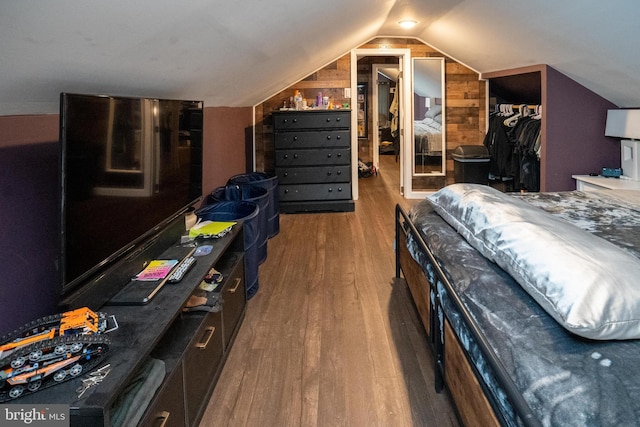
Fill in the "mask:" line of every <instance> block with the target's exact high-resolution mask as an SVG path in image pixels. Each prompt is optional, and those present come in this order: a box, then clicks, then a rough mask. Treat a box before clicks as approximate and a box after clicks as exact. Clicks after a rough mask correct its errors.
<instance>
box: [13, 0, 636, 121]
mask: <svg viewBox="0 0 640 427" xmlns="http://www.w3.org/2000/svg"><path fill="white" fill-rule="evenodd" d="M638 16H640V3H637V2H636V1H635V0H618V1H615V2H609V3H607V2H602V1H595V0H580V1H564V2H563V1H557V0H536V1H527V2H524V1H508V2H504V1H502V0H409V1H407V0H395V1H394V0H348V1H344V0H322V1H310V0H300V1H285V0H271V1H266V0H242V1H224V2H223V1H220V0H189V1H178V0H173V1H171V0H136V1H131V0H126V1H124V0H112V1H98V0H55V1H51V0H31V1H3V2H2V3H1V4H0V115H10V114H37V113H55V112H57V111H58V96H59V93H60V92H82V93H109V94H121V95H132V96H154V97H166V98H185V99H201V100H204V101H205V105H208V106H251V105H255V104H257V103H260V102H261V101H262V100H264V99H266V98H268V97H269V96H271V95H272V94H274V93H276V92H278V91H279V90H281V89H283V88H285V87H288V86H289V85H291V84H292V83H294V82H296V81H298V80H300V79H302V78H304V77H305V76H306V75H308V74H310V73H311V72H313V71H315V70H317V69H319V68H321V67H322V66H324V65H326V64H328V63H330V62H331V61H333V60H335V59H336V58H338V57H340V56H341V55H343V54H345V53H347V52H348V51H349V50H350V49H352V48H354V47H357V46H359V45H360V44H362V43H364V42H366V41H367V40H369V39H371V38H373V37H376V36H390V37H393V36H399V37H417V38H419V39H421V40H422V41H424V42H426V43H428V44H429V45H431V46H433V47H435V48H436V49H438V50H440V51H442V52H443V53H445V54H447V55H449V56H451V57H453V58H455V59H456V60H458V61H460V62H462V63H464V64H465V65H467V66H469V67H470V68H472V69H474V70H476V71H478V72H481V73H482V72H490V71H496V70H501V69H508V68H515V67H521V66H526V65H532V64H549V65H551V66H553V67H554V68H556V69H557V70H559V71H561V72H563V73H565V74H567V75H568V76H570V77H572V78H574V79H575V80H577V81H578V82H579V83H581V84H583V85H584V86H586V87H588V88H590V89H592V90H593V91H595V92H596V93H599V94H600V95H602V96H603V97H605V98H607V99H609V100H610V101H612V102H614V103H615V104H617V105H619V106H621V107H636V106H640V48H639V47H638V44H637V43H636V40H637V37H636V28H635V25H636V21H637V18H638ZM405 17H412V18H414V19H416V20H418V21H419V23H418V25H417V26H416V27H415V28H414V29H412V30H403V29H400V28H399V26H398V25H397V21H398V20H399V19H401V18H405Z"/></svg>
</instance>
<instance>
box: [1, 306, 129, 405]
mask: <svg viewBox="0 0 640 427" xmlns="http://www.w3.org/2000/svg"><path fill="white" fill-rule="evenodd" d="M112 322H113V323H112ZM114 325H115V326H114ZM114 329H117V323H116V321H115V318H113V317H111V318H108V316H107V315H106V314H105V313H101V312H98V313H96V312H94V311H92V310H90V309H89V308H86V307H84V308H79V309H77V310H72V311H67V312H64V313H61V314H56V315H52V316H48V317H43V318H41V319H38V320H35V321H33V322H30V323H28V324H26V325H24V326H23V327H22V328H20V329H17V330H16V331H14V332H13V333H11V334H9V335H7V336H5V337H3V339H2V341H0V402H5V401H7V400H11V399H15V398H17V397H20V396H23V395H25V394H28V393H33V392H36V391H38V390H41V389H43V388H46V387H50V386H52V385H55V384H58V383H61V382H63V381H66V380H68V379H71V378H76V377H78V376H79V375H80V374H81V373H83V372H85V373H86V372H89V371H90V370H91V369H93V368H94V367H95V366H97V365H98V363H100V361H101V360H102V359H103V358H104V355H105V353H106V352H107V350H108V349H109V344H110V341H109V339H108V338H107V337H106V336H105V333H107V332H110V331H112V330H114Z"/></svg>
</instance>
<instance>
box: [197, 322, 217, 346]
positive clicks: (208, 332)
mask: <svg viewBox="0 0 640 427" xmlns="http://www.w3.org/2000/svg"><path fill="white" fill-rule="evenodd" d="M215 331H216V327H215V326H207V329H206V330H205V332H206V333H207V334H208V335H209V336H208V337H207V339H206V340H205V342H199V343H198V344H196V348H199V349H200V350H204V349H206V348H207V346H208V345H209V341H211V338H213V333H214V332H215Z"/></svg>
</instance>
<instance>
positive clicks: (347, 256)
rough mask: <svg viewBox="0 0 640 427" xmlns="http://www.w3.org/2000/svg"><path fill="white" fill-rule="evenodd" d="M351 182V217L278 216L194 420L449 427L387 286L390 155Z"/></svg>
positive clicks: (410, 310)
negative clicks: (252, 291) (253, 288)
mask: <svg viewBox="0 0 640 427" xmlns="http://www.w3.org/2000/svg"><path fill="white" fill-rule="evenodd" d="M380 169H381V172H380V174H379V175H378V176H377V177H371V178H366V179H360V180H359V185H360V199H359V200H358V201H357V202H356V210H355V212H350V213H311V214H283V215H280V232H279V233H278V234H277V235H276V236H274V237H273V238H271V239H270V240H269V243H268V257H267V260H266V261H265V262H264V263H263V264H262V265H261V266H260V272H259V286H260V288H259V292H258V293H257V295H256V296H254V297H253V298H252V299H251V300H249V302H248V306H247V313H246V317H245V319H244V322H243V324H242V326H241V328H240V330H239V331H238V335H237V337H236V340H235V343H234V345H233V347H232V349H231V352H230V354H229V357H228V359H227V362H226V365H225V367H224V369H223V371H222V373H221V375H220V378H219V380H218V384H217V386H216V389H215V391H214V393H213V395H212V397H211V400H210V402H209V405H208V407H207V410H206V412H205V414H204V416H203V419H202V422H201V424H200V425H201V427H208V426H256V427H258V426H260V427H271V426H278V427H280V426H283V427H284V426H394V427H402V426H458V425H459V423H458V421H457V419H456V416H455V414H454V412H453V409H452V406H451V403H450V400H449V399H450V398H449V396H448V395H447V394H446V393H443V394H436V393H435V392H434V385H433V384H434V379H433V358H432V355H431V352H430V349H429V348H428V346H427V342H426V338H425V335H424V330H423V329H422V326H421V325H420V323H419V321H418V317H417V314H416V312H415V308H414V306H413V303H412V302H411V300H410V296H409V291H408V289H407V287H406V283H405V282H404V281H403V280H395V279H394V275H395V257H394V249H393V238H394V207H395V204H396V203H397V202H398V203H401V204H402V205H403V206H409V205H410V204H411V201H405V200H404V199H402V198H401V197H400V195H399V194H398V193H399V192H398V190H397V188H398V185H399V184H398V183H399V173H398V170H397V166H396V164H395V159H394V156H381V163H380Z"/></svg>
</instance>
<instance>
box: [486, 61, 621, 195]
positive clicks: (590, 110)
mask: <svg viewBox="0 0 640 427" xmlns="http://www.w3.org/2000/svg"><path fill="white" fill-rule="evenodd" d="M481 78H482V79H483V80H487V81H488V86H489V87H488V93H489V99H490V104H492V105H495V104H510V105H513V106H518V107H516V108H520V106H521V105H526V106H527V108H528V107H529V106H538V105H541V106H542V107H541V109H540V110H541V111H540V118H539V120H540V131H539V132H540V148H539V161H540V164H539V171H540V172H539V173H540V176H539V191H566V190H574V189H575V187H576V183H575V181H574V180H573V179H572V178H571V175H573V174H589V173H591V172H598V171H600V170H602V167H603V166H606V167H610V166H612V167H619V166H618V165H619V164H620V143H619V141H617V140H615V139H612V138H607V137H605V136H604V127H605V121H606V117H607V110H608V109H610V108H616V106H615V105H614V104H613V103H611V102H609V101H607V100H606V99H604V98H602V97H601V96H599V95H597V94H596V93H594V92H592V91H591V90H589V89H587V88H585V87H584V86H582V85H581V84H579V83H578V82H576V81H575V80H573V79H571V78H569V77H568V76H566V75H564V74H562V73H561V72H559V71H557V70H556V69H554V68H552V67H550V66H548V65H533V66H529V67H522V68H516V69H510V70H503V71H496V72H491V73H483V74H482V75H481ZM490 109H491V106H490Z"/></svg>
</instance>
